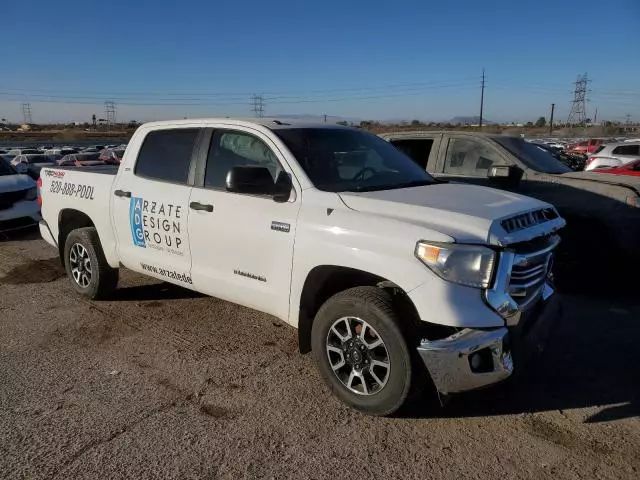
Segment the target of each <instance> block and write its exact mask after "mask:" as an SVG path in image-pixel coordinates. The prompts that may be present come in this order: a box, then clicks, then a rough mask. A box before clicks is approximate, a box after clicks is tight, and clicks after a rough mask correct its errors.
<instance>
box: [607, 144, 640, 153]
mask: <svg viewBox="0 0 640 480" xmlns="http://www.w3.org/2000/svg"><path fill="white" fill-rule="evenodd" d="M611 153H612V154H614V155H640V145H620V146H619V147H616V148H614V149H613V152H611Z"/></svg>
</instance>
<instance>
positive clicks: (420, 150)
mask: <svg viewBox="0 0 640 480" xmlns="http://www.w3.org/2000/svg"><path fill="white" fill-rule="evenodd" d="M391 143H392V144H393V146H394V147H396V148H397V149H398V150H400V151H401V152H402V153H404V154H405V155H407V156H408V157H409V158H411V160H413V161H414V162H416V163H417V164H418V165H420V166H421V167H422V168H424V169H425V170H426V169H427V163H428V162H429V155H430V154H431V147H433V139H432V138H421V139H415V140H392V141H391Z"/></svg>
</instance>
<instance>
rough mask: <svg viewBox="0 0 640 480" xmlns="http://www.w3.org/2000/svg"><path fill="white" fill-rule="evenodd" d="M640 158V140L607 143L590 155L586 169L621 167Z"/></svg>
mask: <svg viewBox="0 0 640 480" xmlns="http://www.w3.org/2000/svg"><path fill="white" fill-rule="evenodd" d="M638 158H640V142H624V143H606V144H604V145H600V147H598V149H597V150H596V151H595V152H593V153H592V154H590V155H589V157H588V158H587V165H586V166H585V167H584V169H585V170H593V169H595V168H603V167H619V166H620V165H624V164H625V163H629V162H632V161H633V160H637V159H638Z"/></svg>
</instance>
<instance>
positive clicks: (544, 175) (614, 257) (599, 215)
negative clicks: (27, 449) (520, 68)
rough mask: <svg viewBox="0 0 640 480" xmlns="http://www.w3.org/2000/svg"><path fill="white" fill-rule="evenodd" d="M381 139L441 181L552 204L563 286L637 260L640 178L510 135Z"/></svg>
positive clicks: (611, 273)
mask: <svg viewBox="0 0 640 480" xmlns="http://www.w3.org/2000/svg"><path fill="white" fill-rule="evenodd" d="M381 136H382V137H383V138H384V139H386V140H388V141H390V142H391V143H393V144H394V145H395V146H396V147H397V148H399V149H400V150H402V151H404V152H405V153H406V154H408V155H409V156H410V157H411V158H413V159H414V160H415V161H416V162H417V163H418V164H419V165H420V166H421V167H423V168H425V169H426V170H427V171H428V172H429V173H431V174H432V175H433V176H434V177H436V178H438V179H440V180H444V181H452V182H466V183H472V184H475V185H485V186H492V187H495V188H501V189H505V190H509V191H512V192H517V193H521V194H524V195H528V196H531V197H534V198H538V199H540V200H544V201H546V202H549V203H551V204H553V205H554V206H555V207H556V208H557V209H558V211H559V212H560V214H561V215H562V216H563V217H564V218H565V219H566V220H567V227H566V228H565V229H564V230H563V242H562V244H561V246H560V253H561V254H562V256H563V258H564V260H565V261H564V262H563V265H562V268H563V270H562V271H561V272H559V277H561V278H559V280H560V281H561V282H562V283H563V285H565V286H566V285H567V283H566V282H569V279H573V280H571V281H574V280H575V279H577V280H578V281H580V282H584V283H582V284H581V287H585V288H587V287H588V286H589V285H592V286H593V285H600V284H601V283H602V279H603V278H608V279H611V280H613V279H614V278H616V270H617V271H618V275H617V277H619V271H620V270H622V269H623V267H625V268H632V266H633V265H635V264H638V263H640V250H639V249H638V238H640V208H637V207H640V203H639V200H638V199H639V197H640V179H636V178H633V177H622V176H620V175H606V174H603V173H593V172H572V171H571V169H570V168H569V167H567V166H566V165H564V164H562V163H561V162H559V161H558V160H557V159H555V158H554V157H553V156H552V155H551V154H549V153H548V152H546V151H545V150H544V149H542V148H540V147H539V146H537V145H534V144H531V143H528V142H526V141H524V140H522V139H521V138H519V137H512V136H507V135H500V134H482V133H477V132H455V131H447V132H441V131H435V132H397V133H387V134H382V135H381ZM603 245H606V248H604V249H603V248H602V246H603ZM593 252H597V261H596V262H595V264H593V263H591V262H585V261H584V259H585V258H595V257H590V256H591V255H593ZM585 255H586V256H585ZM620 258H624V259H625V264H624V265H621V264H620ZM596 280H599V282H596ZM574 283H575V286H577V285H578V284H579V282H574ZM609 284H611V285H612V286H613V284H614V282H613V281H610V282H609ZM599 288H600V290H601V291H602V289H603V288H604V286H600V287H599Z"/></svg>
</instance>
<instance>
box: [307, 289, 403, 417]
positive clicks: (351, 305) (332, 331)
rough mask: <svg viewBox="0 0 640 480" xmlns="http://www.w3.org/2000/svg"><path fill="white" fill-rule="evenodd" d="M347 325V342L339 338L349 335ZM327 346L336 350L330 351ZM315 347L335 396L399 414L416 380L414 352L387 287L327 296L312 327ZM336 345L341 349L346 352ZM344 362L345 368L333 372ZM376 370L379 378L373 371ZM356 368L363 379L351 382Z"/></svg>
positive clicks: (368, 409) (367, 409)
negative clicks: (413, 369)
mask: <svg viewBox="0 0 640 480" xmlns="http://www.w3.org/2000/svg"><path fill="white" fill-rule="evenodd" d="M345 319H347V320H345ZM349 319H350V320H349ZM354 319H357V320H354ZM345 322H348V323H345ZM360 322H362V323H360ZM364 323H366V326H364ZM347 325H350V327H351V328H350V331H351V339H350V340H346V341H343V340H341V337H342V338H346V337H348V335H347ZM358 325H360V330H359V331H358ZM338 333H339V334H340V335H338ZM356 337H357V338H356ZM351 340H353V341H354V342H357V343H356V345H355V346H349V342H350V341H351ZM378 340H381V341H382V346H377V347H375V348H374V349H370V348H369V346H370V345H375V344H376V343H379V342H378ZM362 344H364V345H365V348H364V349H363V348H362ZM339 345H342V347H340V346H339ZM329 348H331V349H332V351H331V352H330V353H329ZM311 349H312V351H313V357H314V360H315V362H316V365H317V367H318V369H319V371H320V374H321V375H322V377H323V379H324V381H325V382H326V384H327V385H328V386H329V388H330V389H331V391H332V392H333V394H334V395H335V396H337V397H338V398H339V399H340V400H342V401H343V402H344V403H346V404H347V405H349V406H350V407H352V408H354V409H355V410H358V411H360V412H362V413H366V414H369V415H380V416H384V415H391V414H392V413H394V412H396V411H397V410H398V409H399V408H400V407H402V405H403V404H404V403H405V400H406V399H407V396H408V395H409V392H410V390H411V384H412V381H411V380H412V364H411V355H410V351H409V346H408V345H407V342H406V341H405V338H404V336H403V334H402V331H401V329H400V326H399V319H398V315H397V313H396V311H395V309H394V308H393V299H392V297H391V295H390V294H389V293H388V292H386V291H385V290H383V289H380V288H377V287H356V288H351V289H349V290H345V291H343V292H340V293H338V294H336V295H334V296H333V297H331V298H330V299H329V300H327V301H326V302H325V303H324V304H323V305H322V307H321V308H320V310H319V311H318V313H317V315H316V317H315V319H314V322H313V325H312V328H311ZM336 349H340V350H342V354H340V353H337V352H336V351H335V350H336ZM357 349H360V350H358V351H361V352H363V353H362V355H360V354H356V353H355V352H354V350H357ZM341 356H342V358H341ZM363 358H364V360H362V359H363ZM358 360H360V362H359V363H357V362H358ZM342 361H344V362H345V364H344V366H342V367H339V368H336V370H335V371H334V367H336V366H338V365H340V364H341V363H342ZM374 363H376V365H374ZM380 363H382V364H387V365H388V367H383V366H381V365H380ZM354 364H355V365H354ZM332 365H333V367H332ZM372 370H373V371H374V372H375V377H374V376H372V374H371V373H370V372H371V371H372ZM352 371H353V372H356V373H358V372H359V373H360V375H363V377H356V378H354V379H353V381H351V376H352V375H353V374H352V373H351V372H352ZM383 377H384V378H383ZM362 378H364V382H363V381H362ZM376 380H380V381H381V382H382V384H381V383H379V382H378V381H376ZM363 383H364V385H365V386H366V392H365V387H364V386H363ZM381 385H382V386H381ZM349 386H350V387H351V388H349ZM354 390H357V391H354Z"/></svg>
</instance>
